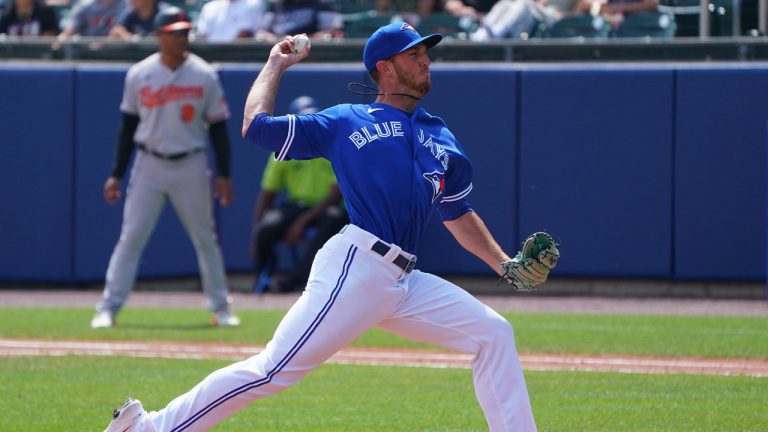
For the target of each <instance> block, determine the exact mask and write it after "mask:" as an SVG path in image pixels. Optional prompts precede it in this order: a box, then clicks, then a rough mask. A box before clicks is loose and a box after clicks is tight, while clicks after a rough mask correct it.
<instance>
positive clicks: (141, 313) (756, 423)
mask: <svg viewBox="0 0 768 432" xmlns="http://www.w3.org/2000/svg"><path fill="white" fill-rule="evenodd" d="M91 313H92V310H91V309H90V308H87V309H86V308H83V309H37V308H0V337H3V338H48V339H89V340H95V339H101V340H178V341H185V340H187V341H216V342H226V343H247V344H263V343H265V342H266V341H267V340H268V338H269V337H270V336H271V333H272V330H273V329H274V327H275V326H276V325H277V322H278V321H279V319H280V317H281V316H282V314H283V312H282V311H253V310H243V311H240V312H239V314H240V315H241V318H242V319H243V325H242V326H241V327H239V328H234V329H231V328H226V329H214V328H211V327H210V326H208V324H207V320H208V314H207V313H206V312H205V311H200V310H189V309H183V310H181V309H179V310H163V309H127V310H126V311H125V312H124V313H123V314H121V316H120V322H119V324H120V326H119V327H118V328H116V329H110V330H105V331H98V332H96V331H92V330H90V329H89V328H88V322H89V320H90V317H91ZM505 316H506V317H507V318H508V319H509V320H510V322H512V324H513V325H514V327H515V330H516V334H517V338H518V348H519V350H520V351H521V352H551V353H556V352H564V353H583V354H597V353H613V354H641V355H665V356H701V357H732V358H754V359H768V318H762V317H716V316H711V317H690V316H675V317H671V316H618V315H617V316H612V315H577V314H505ZM355 345H357V346H375V347H411V348H425V349H431V347H427V346H424V345H420V344H415V343H411V342H408V341H404V340H403V339H400V338H397V337H393V336H390V335H388V334H386V333H384V332H380V331H371V332H369V333H367V334H365V335H364V336H363V337H361V338H360V339H359V340H357V341H356V342H355ZM229 363H230V362H228V361H213V360H163V359H139V358H121V357H71V356H68V357H45V358H43V357H29V358H0V418H2V419H3V423H2V426H0V430H2V431H25V432H27V431H48V430H63V431H98V430H102V429H103V428H104V427H105V425H106V423H107V422H108V419H109V411H110V410H111V408H114V407H115V406H117V405H119V404H120V403H121V402H122V399H123V398H124V397H125V396H128V395H132V396H136V397H139V398H140V399H142V401H143V402H144V404H145V407H147V408H148V409H150V410H151V409H157V408H160V407H162V406H164V405H165V404H166V403H167V402H168V401H169V400H170V399H172V398H173V397H175V396H176V395H178V394H180V393H182V392H184V391H186V390H187V389H189V388H190V387H191V386H193V385H194V384H195V383H197V382H198V381H199V380H200V379H201V378H203V377H204V376H205V375H207V374H208V373H210V372H211V371H213V370H215V369H216V368H219V367H222V366H225V365H227V364H229ZM526 379H527V381H528V388H529V392H530V394H531V402H532V404H533V407H534V413H535V415H536V419H537V422H538V424H539V429H540V430H541V431H763V432H764V431H767V430H768V410H766V407H768V379H767V378H752V377H741V376H729V377H723V376H693V375H639V374H621V373H595V372H533V371H529V372H526ZM485 429H486V427H485V422H484V419H483V416H482V413H481V411H480V408H479V406H478V405H477V402H476V401H475V397H474V391H473V390H472V376H471V371H469V370H466V369H427V368H407V367H373V366H347V365H324V366H322V367H320V368H318V369H317V370H316V371H314V372H313V373H312V374H310V375H309V376H308V377H307V378H306V379H305V380H303V381H301V382H300V383H299V384H298V385H296V386H294V387H292V388H290V389H288V390H287V391H285V392H284V393H281V394H279V395H277V396H275V397H271V398H267V399H264V400H261V401H258V402H257V403H255V404H253V405H251V406H249V407H248V408H246V409H245V410H244V411H243V412H241V413H239V414H238V415H236V416H234V417H232V418H231V419H229V420H227V421H226V422H225V423H223V424H222V425H221V426H219V427H218V428H217V430H222V431H482V430H485Z"/></svg>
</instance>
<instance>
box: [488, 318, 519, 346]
mask: <svg viewBox="0 0 768 432" xmlns="http://www.w3.org/2000/svg"><path fill="white" fill-rule="evenodd" d="M486 327H487V329H486V336H487V337H488V338H489V339H490V341H491V342H498V343H512V344H514V342H515V330H514V329H513V328H512V324H510V323H509V321H507V320H506V319H505V318H504V317H503V316H501V315H499V314H492V315H489V316H488V319H487V323H486Z"/></svg>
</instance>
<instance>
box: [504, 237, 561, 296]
mask: <svg viewBox="0 0 768 432" xmlns="http://www.w3.org/2000/svg"><path fill="white" fill-rule="evenodd" d="M558 259H560V251H559V250H558V249H557V244H556V243H555V240H554V239H552V236H550V235H549V234H547V233H545V232H537V233H533V234H531V236H530V237H528V238H527V239H526V240H525V242H524V243H523V249H522V250H521V251H520V252H518V253H517V255H515V257H514V258H512V260H511V261H507V262H503V263H501V271H502V277H503V278H504V280H506V281H507V283H508V284H510V285H512V286H513V287H515V289H516V290H526V291H533V290H535V289H536V286H537V285H540V284H542V283H544V281H546V280H547V276H549V271H550V270H552V269H553V268H555V266H556V265H557V260H558Z"/></svg>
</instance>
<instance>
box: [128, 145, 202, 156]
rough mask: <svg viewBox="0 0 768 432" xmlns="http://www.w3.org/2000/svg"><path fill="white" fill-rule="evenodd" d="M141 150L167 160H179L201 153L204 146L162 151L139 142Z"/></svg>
mask: <svg viewBox="0 0 768 432" xmlns="http://www.w3.org/2000/svg"><path fill="white" fill-rule="evenodd" d="M139 150H141V151H143V152H144V153H147V154H151V155H152V156H154V157H156V158H158V159H165V160H179V159H183V158H185V157H187V156H189V155H191V154H195V153H200V152H201V151H203V149H202V148H199V147H198V148H196V149H193V150H190V151H185V152H181V153H160V152H159V151H155V150H152V149H150V148H147V146H145V145H144V144H139Z"/></svg>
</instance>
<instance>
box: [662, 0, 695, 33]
mask: <svg viewBox="0 0 768 432" xmlns="http://www.w3.org/2000/svg"><path fill="white" fill-rule="evenodd" d="M658 10H659V12H665V13H668V14H670V15H672V17H673V18H674V19H675V36H681V37H694V36H698V35H699V15H700V2H699V0H659V6H658Z"/></svg>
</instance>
